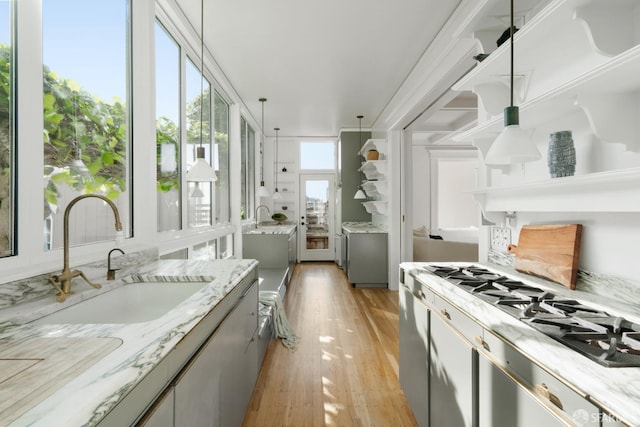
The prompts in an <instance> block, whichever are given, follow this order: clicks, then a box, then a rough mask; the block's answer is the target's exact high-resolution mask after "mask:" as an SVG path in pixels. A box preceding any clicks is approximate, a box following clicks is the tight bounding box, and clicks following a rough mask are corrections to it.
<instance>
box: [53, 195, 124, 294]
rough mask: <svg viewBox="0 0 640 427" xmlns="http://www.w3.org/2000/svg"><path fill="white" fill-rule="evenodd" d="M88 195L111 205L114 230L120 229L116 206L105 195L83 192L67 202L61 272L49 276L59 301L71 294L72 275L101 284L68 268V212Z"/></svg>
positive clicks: (96, 286) (90, 282) (97, 284)
mask: <svg viewBox="0 0 640 427" xmlns="http://www.w3.org/2000/svg"><path fill="white" fill-rule="evenodd" d="M89 197H95V198H97V199H101V200H103V201H104V202H106V203H107V204H108V205H109V206H110V207H111V210H112V211H113V215H114V216H115V217H116V224H115V227H116V231H122V223H121V222H120V214H119V213H118V208H117V207H116V205H115V204H114V203H113V202H112V201H111V200H109V199H108V198H106V197H105V196H101V195H99V194H83V195H81V196H78V197H76V198H75V199H73V200H72V201H70V202H69V204H68V205H67V208H66V209H65V210H64V266H63V267H62V272H61V273H60V274H55V275H53V276H51V277H50V278H49V283H51V285H53V287H54V288H56V290H57V291H58V294H57V295H56V299H57V300H58V301H59V302H62V301H64V300H65V299H66V298H67V295H70V294H72V292H71V279H73V278H74V277H78V276H80V277H82V278H83V279H84V281H85V282H87V283H88V284H89V285H91V286H93V287H94V288H100V287H101V286H102V285H100V284H99V283H93V282H92V281H90V280H89V279H88V278H87V276H85V274H84V273H83V272H82V271H80V270H73V271H71V270H70V269H69V213H70V211H71V208H73V206H75V204H76V203H78V202H79V201H80V200H82V199H86V198H89Z"/></svg>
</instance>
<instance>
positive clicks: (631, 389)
mask: <svg viewBox="0 0 640 427" xmlns="http://www.w3.org/2000/svg"><path fill="white" fill-rule="evenodd" d="M426 264H427V263H403V264H401V265H400V267H401V268H403V269H404V270H405V271H408V272H409V274H411V275H412V276H413V277H415V278H416V279H417V280H418V281H420V283H422V284H424V285H426V286H428V287H429V288H431V289H432V290H433V291H434V292H435V293H437V294H439V295H440V296H441V297H443V298H445V299H447V300H449V301H450V302H451V303H453V304H454V305H456V306H458V308H460V309H461V310H462V311H464V312H466V313H467V314H468V315H469V316H470V317H471V318H473V319H474V320H475V321H477V322H478V323H479V324H481V325H482V326H484V327H485V329H488V330H491V331H493V332H494V333H496V334H498V335H500V336H501V337H502V338H504V339H505V340H506V341H509V342H510V343H512V344H513V345H515V346H516V347H517V348H519V349H520V350H521V351H522V352H523V353H524V354H526V355H527V356H528V357H529V358H530V359H532V360H533V361H534V362H536V363H537V364H539V365H540V366H542V367H544V368H545V369H546V370H547V371H549V372H550V373H552V374H553V375H554V376H556V377H558V378H559V379H561V380H562V381H564V382H566V383H568V384H571V385H572V386H573V387H574V388H575V389H577V390H580V392H581V393H583V394H585V395H587V396H590V399H592V400H593V401H594V402H595V403H596V404H597V405H599V406H602V407H603V408H604V409H605V410H608V411H610V412H612V413H613V414H615V415H617V416H618V417H620V418H621V419H622V420H624V421H625V422H626V423H628V424H630V425H640V367H638V368H632V367H627V368H607V367H604V366H601V365H599V364H598V363H596V362H593V361H591V360H590V359H588V358H586V357H584V356H581V355H579V354H577V353H576V352H575V351H574V350H572V349H570V348H569V347H566V346H565V345H563V344H561V343H559V342H557V341H555V340H554V339H552V338H550V337H547V336H546V335H544V334H542V333H540V332H538V331H536V330H534V329H533V328H531V327H530V326H528V325H526V324H525V323H523V322H521V321H519V320H517V319H515V318H513V317H512V316H510V315H509V314H507V313H505V312H503V311H501V310H499V309H497V308H495V307H493V306H492V305H491V304H489V303H487V302H485V301H483V300H481V299H479V298H477V297H475V296H473V295H471V294H469V293H468V292H466V291H465V290H463V289H461V288H459V287H457V286H455V285H453V284H451V283H449V282H447V281H446V280H444V279H442V278H439V277H437V276H435V275H433V274H431V273H428V272H426V271H424V270H423V269H422V266H424V265H426ZM435 264H439V265H442V264H450V265H468V264H469V263H454V262H451V263H435ZM475 264H478V265H483V266H485V267H488V268H489V269H492V270H494V271H496V272H499V273H501V274H504V275H506V276H509V277H512V278H514V279H516V280H525V281H527V282H529V283H531V284H532V285H534V286H538V287H540V288H544V289H547V290H549V291H552V292H554V293H555V294H556V295H560V296H567V297H570V298H573V299H576V300H578V301H580V302H583V303H586V304H589V305H592V306H595V307H597V308H600V309H603V310H607V311H609V312H610V313H612V314H616V315H620V316H623V317H625V318H626V319H627V320H630V321H633V322H636V323H637V322H638V321H639V320H640V307H639V308H638V310H635V311H634V310H628V307H623V306H619V307H613V305H609V304H608V301H603V298H601V297H600V296H593V295H590V294H588V293H586V292H582V293H577V292H576V291H571V290H570V289H568V288H565V287H563V286H561V285H557V284H555V283H553V282H550V281H547V280H544V279H540V278H536V277H533V276H530V275H525V274H522V273H518V272H515V270H512V269H509V268H505V267H503V266H499V265H494V264H480V263H475ZM620 308H626V309H627V311H624V312H622V311H618V309H620Z"/></svg>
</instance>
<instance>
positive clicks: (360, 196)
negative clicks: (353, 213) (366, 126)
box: [353, 116, 367, 200]
mask: <svg viewBox="0 0 640 427" xmlns="http://www.w3.org/2000/svg"><path fill="white" fill-rule="evenodd" d="M356 117H357V118H358V122H359V123H358V128H359V130H358V142H359V145H360V150H358V156H360V151H362V118H363V117H364V116H356ZM359 176H360V184H359V185H358V191H356V194H355V195H354V196H353V198H354V199H355V200H364V199H366V198H367V195H366V194H364V191H362V168H360V174H359Z"/></svg>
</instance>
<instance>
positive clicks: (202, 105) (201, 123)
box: [200, 0, 204, 147]
mask: <svg viewBox="0 0 640 427" xmlns="http://www.w3.org/2000/svg"><path fill="white" fill-rule="evenodd" d="M203 120H204V0H201V2H200V147H202V140H203V139H204V122H203Z"/></svg>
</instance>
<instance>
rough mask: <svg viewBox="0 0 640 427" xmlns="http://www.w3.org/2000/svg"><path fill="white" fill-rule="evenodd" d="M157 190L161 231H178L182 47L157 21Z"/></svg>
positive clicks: (179, 224) (179, 223)
mask: <svg viewBox="0 0 640 427" xmlns="http://www.w3.org/2000/svg"><path fill="white" fill-rule="evenodd" d="M155 31H156V36H155V38H156V150H157V168H156V180H157V181H156V189H157V192H158V206H157V210H158V231H169V230H179V229H180V227H181V219H180V218H181V214H180V212H181V206H182V205H181V203H180V159H181V158H182V156H181V155H180V46H178V44H177V43H176V42H175V40H173V38H171V36H170V35H169V34H168V33H167V32H166V31H165V29H164V28H163V27H162V26H161V25H160V24H159V23H158V22H156V30H155Z"/></svg>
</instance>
